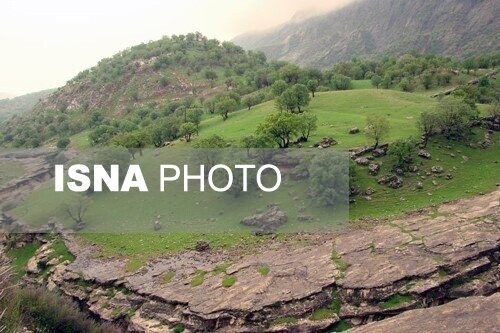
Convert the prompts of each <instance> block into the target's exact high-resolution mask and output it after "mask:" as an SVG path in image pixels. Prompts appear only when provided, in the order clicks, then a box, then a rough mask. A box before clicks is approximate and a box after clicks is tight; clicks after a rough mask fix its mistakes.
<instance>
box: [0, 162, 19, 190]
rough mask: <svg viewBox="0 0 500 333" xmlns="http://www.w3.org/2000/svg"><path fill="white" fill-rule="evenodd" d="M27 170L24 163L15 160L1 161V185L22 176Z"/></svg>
mask: <svg viewBox="0 0 500 333" xmlns="http://www.w3.org/2000/svg"><path fill="white" fill-rule="evenodd" d="M24 172H25V168H24V165H23V164H22V163H19V162H15V161H10V160H9V161H0V187H2V186H3V185H5V184H7V183H8V182H10V181H11V180H13V179H16V178H19V177H21V176H22V175H23V174H24Z"/></svg>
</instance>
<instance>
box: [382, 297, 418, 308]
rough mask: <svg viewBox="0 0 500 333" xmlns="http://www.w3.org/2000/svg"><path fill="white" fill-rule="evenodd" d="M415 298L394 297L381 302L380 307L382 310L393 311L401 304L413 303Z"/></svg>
mask: <svg viewBox="0 0 500 333" xmlns="http://www.w3.org/2000/svg"><path fill="white" fill-rule="evenodd" d="M413 299H414V298H413V297H412V296H410V295H399V294H397V295H394V296H392V297H391V298H389V299H388V300H387V301H385V302H380V303H379V304H378V307H379V308H381V309H382V310H386V309H392V308H395V307H398V306H400V305H401V304H404V303H407V302H411V301H413Z"/></svg>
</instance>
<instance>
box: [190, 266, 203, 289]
mask: <svg viewBox="0 0 500 333" xmlns="http://www.w3.org/2000/svg"><path fill="white" fill-rule="evenodd" d="M205 274H206V272H205V271H202V270H197V271H196V274H195V275H194V277H193V279H192V280H191V287H198V286H201V285H202V284H203V281H205Z"/></svg>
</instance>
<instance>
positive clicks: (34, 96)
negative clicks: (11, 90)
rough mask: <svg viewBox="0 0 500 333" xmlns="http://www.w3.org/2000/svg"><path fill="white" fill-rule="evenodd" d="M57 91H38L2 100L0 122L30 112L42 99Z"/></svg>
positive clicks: (0, 101) (0, 102)
mask: <svg viewBox="0 0 500 333" xmlns="http://www.w3.org/2000/svg"><path fill="white" fill-rule="evenodd" d="M53 91H55V89H47V90H43V91H38V92H34V93H30V94H26V95H22V96H18V97H14V98H10V99H1V100H0V122H2V121H5V120H7V119H9V118H10V117H12V116H13V115H21V114H24V113H26V112H28V111H30V110H31V109H32V108H33V107H34V106H35V105H36V104H37V103H38V102H39V101H40V100H41V99H42V98H45V97H47V96H48V95H49V94H51V93H52V92H53Z"/></svg>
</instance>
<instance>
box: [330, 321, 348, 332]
mask: <svg viewBox="0 0 500 333" xmlns="http://www.w3.org/2000/svg"><path fill="white" fill-rule="evenodd" d="M351 328H352V324H351V323H350V322H348V321H347V320H345V319H342V320H341V321H339V322H338V323H336V324H335V325H333V327H332V328H331V329H330V330H328V332H329V333H334V332H345V331H347V330H349V329H351Z"/></svg>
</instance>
